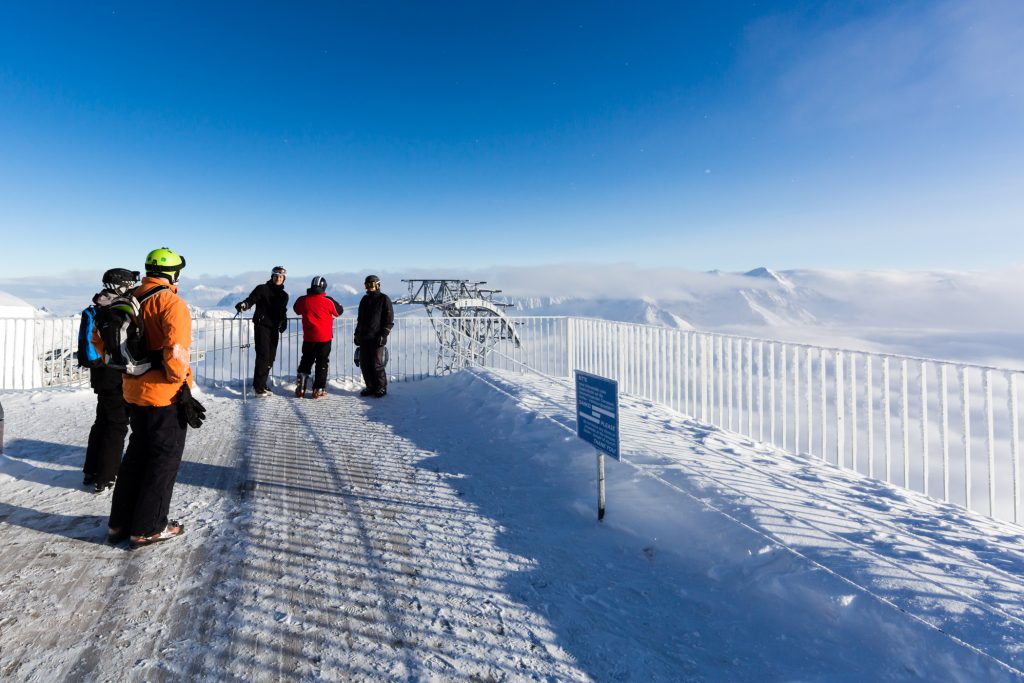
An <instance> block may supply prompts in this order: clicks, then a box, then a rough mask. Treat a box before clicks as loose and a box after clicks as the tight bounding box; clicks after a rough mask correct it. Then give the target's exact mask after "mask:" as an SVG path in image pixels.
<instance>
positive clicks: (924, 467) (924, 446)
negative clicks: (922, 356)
mask: <svg viewBox="0 0 1024 683" xmlns="http://www.w3.org/2000/svg"><path fill="white" fill-rule="evenodd" d="M928 465H929V463H928V368H927V365H926V364H925V362H924V361H921V472H922V477H923V479H924V495H926V496H927V495H928V470H929V467H928Z"/></svg>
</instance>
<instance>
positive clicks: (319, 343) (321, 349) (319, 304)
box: [292, 275, 345, 398]
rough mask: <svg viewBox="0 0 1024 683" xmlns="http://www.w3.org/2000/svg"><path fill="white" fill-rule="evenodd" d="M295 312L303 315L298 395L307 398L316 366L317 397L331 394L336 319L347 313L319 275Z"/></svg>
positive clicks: (314, 383) (299, 299)
mask: <svg viewBox="0 0 1024 683" xmlns="http://www.w3.org/2000/svg"><path fill="white" fill-rule="evenodd" d="M292 308H293V309H294V311H295V312H296V313H298V314H299V315H301V316H302V358H301V359H300V360H299V373H298V377H297V378H296V382H295V396H296V398H302V397H303V396H305V395H306V383H307V382H308V381H309V373H310V372H311V371H312V370H313V365H314V363H315V364H316V374H315V375H314V376H313V398H322V397H323V396H326V395H327V368H328V366H329V364H330V360H331V342H332V341H333V340H334V319H335V318H337V317H338V316H340V315H341V314H342V313H344V312H345V309H344V308H342V306H341V304H339V303H338V302H337V301H335V300H334V299H332V298H331V297H330V296H328V295H327V280H325V279H324V278H323V277H320V276H319V275H318V276H317V277H315V278H313V281H312V282H311V283H310V285H309V289H307V290H306V294H305V295H304V296H300V297H299V298H298V299H296V300H295V305H294V306H292Z"/></svg>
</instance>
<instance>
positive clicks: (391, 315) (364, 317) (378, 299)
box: [355, 292, 395, 346]
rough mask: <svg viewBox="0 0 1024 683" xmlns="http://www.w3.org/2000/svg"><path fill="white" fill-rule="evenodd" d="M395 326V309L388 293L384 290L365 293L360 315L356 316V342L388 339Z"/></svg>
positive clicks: (374, 341)
mask: <svg viewBox="0 0 1024 683" xmlns="http://www.w3.org/2000/svg"><path fill="white" fill-rule="evenodd" d="M394 326H395V309H394V307H392V305H391V299H389V298H388V295H387V294H384V293H383V292H368V293H367V294H366V295H364V296H363V298H362V300H361V301H360V302H359V315H358V317H357V318H356V333H355V342H356V344H359V345H360V346H362V345H363V344H378V343H380V339H381V337H383V338H384V339H385V340H387V337H388V335H389V334H391V328H392V327H394Z"/></svg>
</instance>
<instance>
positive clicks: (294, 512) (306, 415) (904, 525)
mask: <svg viewBox="0 0 1024 683" xmlns="http://www.w3.org/2000/svg"><path fill="white" fill-rule="evenodd" d="M355 390H356V387H344V386H333V387H332V389H331V394H330V396H329V398H328V399H326V400H324V401H309V400H305V401H297V400H295V399H292V398H289V397H287V396H284V395H277V396H274V397H272V398H270V399H264V400H260V401H250V402H248V403H245V404H243V403H242V401H241V400H239V398H238V397H237V396H235V395H232V394H231V393H227V392H216V393H211V392H209V391H207V392H200V393H199V397H200V399H201V400H203V401H204V402H205V403H206V404H207V407H208V409H209V415H210V419H208V421H207V423H206V424H205V425H204V426H203V428H202V429H200V430H198V431H191V432H190V433H189V437H188V443H187V447H186V455H185V462H184V464H183V467H182V471H181V475H180V476H179V485H178V487H177V488H176V491H175V499H174V501H173V504H172V512H173V513H174V514H176V515H177V516H179V517H180V518H181V520H182V521H184V522H185V524H186V527H187V529H188V533H187V534H186V535H185V537H184V538H182V539H178V540H175V541H171V542H169V543H167V544H165V545H162V546H157V547H155V548H149V549H145V550H141V551H136V552H129V551H126V550H125V549H124V548H121V547H116V548H111V547H108V546H105V545H103V544H102V542H101V539H102V536H103V529H104V523H105V514H106V509H107V506H108V505H109V498H107V497H106V496H96V495H94V494H91V493H86V492H85V491H83V490H81V489H80V488H79V487H78V483H79V481H80V472H79V470H80V466H81V461H82V453H83V447H84V443H85V440H86V434H87V431H88V426H89V424H90V422H91V418H92V412H93V407H94V398H93V396H92V394H91V393H89V392H88V391H87V390H53V391H40V392H24V393H18V394H6V395H5V396H4V398H3V402H4V409H5V412H6V424H7V435H6V443H7V448H6V454H5V455H4V456H0V501H2V503H0V542H2V543H3V545H4V547H5V548H8V549H9V550H16V552H8V553H6V554H5V555H4V557H3V558H2V559H0V602H2V604H4V606H5V609H4V613H3V615H2V616H0V632H2V635H3V647H2V648H0V671H2V672H3V673H4V676H5V678H7V679H11V680H28V681H49V680H54V679H61V678H71V679H79V678H86V679H88V678H95V679H99V680H105V679H118V680H123V679H127V680H158V679H164V678H176V679H188V680H211V681H212V680H224V679H225V678H231V679H239V680H280V679H294V680H313V679H327V680H347V679H360V680H495V681H498V680H532V679H544V680H593V681H605V680H625V681H652V680H655V681H677V680H729V681H763V680H800V681H867V680H871V681H882V680H885V681H904V680H907V681H910V680H928V681H965V682H966V681H981V680H985V681H1004V680H1005V681H1009V680H1017V678H1016V676H1017V674H1015V673H1014V670H1017V671H1018V673H1019V670H1021V669H1022V668H1024V651H1022V648H1024V646H1022V643H1024V619H1022V618H1021V616H1020V614H1021V610H1020V597H1019V596H1020V595H1021V593H1022V591H1021V589H1022V588H1024V532H1022V530H1021V529H1020V528H1019V527H1016V526H1013V525H1010V524H1003V523H999V522H995V521H993V520H989V519H986V518H982V517H980V516H978V515H974V514H971V513H968V512H965V511H964V510H961V509H958V508H955V507H953V506H949V505H944V504H940V503H937V502H935V501H931V500H929V499H927V498H924V497H923V496H919V495H916V494H913V493H908V492H905V491H899V490H896V489H893V488H891V487H888V486H884V485H881V484H878V483H876V482H871V481H870V480H866V479H864V478H862V477H858V476H856V475H853V474H851V473H849V472H841V471H838V470H836V469H834V468H832V467H829V466H827V465H822V464H820V463H817V462H812V461H807V460H804V459H801V458H796V457H793V456H788V455H785V454H782V453H779V452H777V451H774V450H772V449H769V448H767V447H765V446H763V445H760V444H756V443H751V442H749V441H747V440H744V439H739V438H735V437H731V436H730V435H728V434H726V433H723V432H721V431H718V430H715V429H712V428H709V427H707V426H705V425H701V424H698V423H695V422H692V421H690V420H687V419H685V418H683V417H682V416H681V415H678V414H676V413H672V412H671V411H667V410H665V409H663V408H659V407H657V406H654V405H652V404H650V403H647V402H644V401H637V400H633V399H628V398H626V399H624V401H623V416H624V417H623V419H624V436H623V452H624V459H625V461H626V462H623V463H615V462H609V463H608V515H607V517H606V518H605V521H604V522H602V523H598V522H597V521H596V515H595V502H596V500H595V499H596V495H595V482H594V474H595V465H594V463H595V456H594V453H593V451H592V450H591V449H590V447H589V446H587V445H585V444H584V443H582V442H580V441H579V440H578V439H576V438H575V436H574V435H573V434H572V420H573V409H572V400H571V396H570V389H569V386H568V384H566V383H562V382H556V381H551V380H548V379H543V378H532V377H528V376H515V375H502V374H494V373H479V374H477V373H468V372H466V373H461V374H459V375H456V376H450V377H445V378H434V379H431V380H425V381H421V382H413V383H402V384H395V385H393V386H392V390H391V392H390V393H389V396H388V397H387V399H385V400H383V401H370V400H367V399H360V398H358V396H357V395H356V392H355Z"/></svg>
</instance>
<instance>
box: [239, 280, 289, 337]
mask: <svg viewBox="0 0 1024 683" xmlns="http://www.w3.org/2000/svg"><path fill="white" fill-rule="evenodd" d="M243 301H244V303H245V304H246V307H247V308H252V307H253V306H255V307H256V312H255V313H253V315H252V322H253V324H254V325H263V326H264V327H273V328H277V327H278V326H280V324H281V321H283V320H286V319H287V318H288V292H286V291H284V285H275V284H274V282H273V281H272V280H267V281H266V282H264V283H263V284H262V285H257V286H256V289H254V290H252V294H250V295H249V296H248V297H246V298H245V299H244V300H243Z"/></svg>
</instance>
